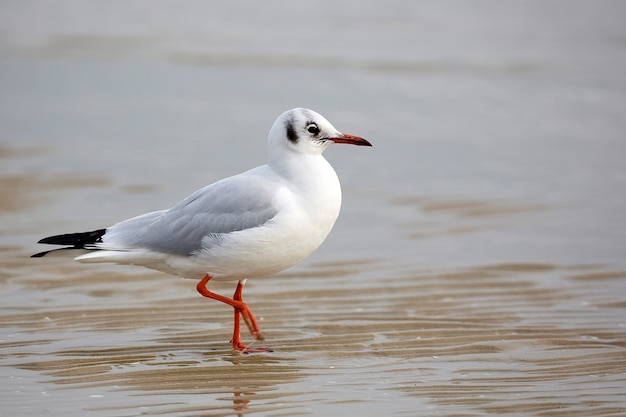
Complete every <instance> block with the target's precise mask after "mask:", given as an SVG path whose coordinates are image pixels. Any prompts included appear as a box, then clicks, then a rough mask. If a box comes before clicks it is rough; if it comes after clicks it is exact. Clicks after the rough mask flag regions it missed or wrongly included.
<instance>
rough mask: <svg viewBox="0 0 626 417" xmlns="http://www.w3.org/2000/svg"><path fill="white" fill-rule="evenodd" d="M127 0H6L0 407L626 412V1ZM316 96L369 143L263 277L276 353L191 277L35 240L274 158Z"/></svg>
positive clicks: (333, 155)
mask: <svg viewBox="0 0 626 417" xmlns="http://www.w3.org/2000/svg"><path fill="white" fill-rule="evenodd" d="M105 3H106V2H105ZM105 3H100V4H97V3H92V2H80V3H71V4H70V3H66V2H56V4H57V6H55V8H52V9H51V8H50V7H51V6H46V3H37V5H38V8H37V10H39V11H40V12H41V13H40V14H34V13H31V10H30V9H28V8H27V7H26V8H24V7H23V6H21V4H22V3H14V4H13V3H7V4H5V5H3V6H0V8H3V9H2V10H1V11H2V13H0V15H2V16H11V17H12V18H11V19H4V20H0V29H1V30H0V88H1V90H2V92H3V94H2V95H0V299H1V300H2V304H1V307H0V332H1V333H0V365H1V366H0V381H1V382H0V415H2V416H4V415H7V416H8V415H10V416H26V415H28V416H31V415H50V416H63V417H71V416H83V415H85V414H88V415H90V416H96V417H97V416H138V415H166V416H170V415H171V416H198V417H199V416H225V415H228V416H233V415H236V416H244V415H258V416H266V415H267V416H292V415H319V416H332V415H359V416H381V415H394V416H395V415H397V416H447V417H460V416H484V415H523V416H542V417H544V416H546V417H547V416H551V417H558V416H568V417H569V416H580V417H587V416H623V415H626V250H625V248H626V195H625V194H624V192H623V190H624V189H625V184H626V165H625V164H624V163H623V155H625V154H626V147H625V145H624V144H625V142H624V137H623V132H624V131H626V124H625V121H626V117H625V116H626V114H625V113H624V111H625V109H626V92H625V91H624V88H623V76H622V74H623V73H624V71H623V70H624V69H625V68H626V60H625V59H624V54H623V42H622V41H621V39H624V38H625V37H624V25H623V22H622V20H623V19H622V18H621V16H623V11H624V7H623V6H622V5H621V4H622V3H619V2H611V1H608V0H607V1H605V0H602V1H599V2H593V3H592V2H583V1H572V2H568V6H567V7H565V6H564V4H565V3H562V2H557V1H547V2H546V1H543V0H542V1H541V2H528V1H525V2H517V1H507V2H490V1H487V2H486V3H484V7H482V8H477V7H474V6H471V7H470V6H466V5H465V4H464V3H463V2H451V3H448V2H446V3H445V5H444V3H441V2H439V3H437V2H433V3H427V2H415V3H406V4H405V6H403V7H405V8H395V7H391V6H389V7H382V6H381V5H379V4H374V3H370V2H360V3H359V5H358V7H354V4H350V2H348V3H345V4H343V3H342V4H335V3H333V4H332V5H330V4H325V3H324V4H321V5H319V6H316V7H319V8H311V9H307V16H309V17H313V18H315V17H317V18H318V19H317V20H316V21H317V22H318V23H319V25H321V30H319V31H312V32H309V31H299V30H296V29H299V28H300V27H301V26H302V22H301V21H300V20H294V19H292V17H293V16H294V13H295V12H296V11H297V12H298V15H300V14H299V12H300V11H301V10H292V9H290V8H289V7H287V6H285V5H282V6H281V7H277V6H276V5H274V6H268V7H267V8H264V9H262V10H258V11H257V13H249V14H245V15H241V13H240V12H239V11H238V10H236V4H237V3H236V2H229V3H227V4H223V5H219V6H218V5H213V6H211V7H212V8H211V10H208V9H206V6H202V5H200V4H196V6H195V8H194V9H193V10H194V12H193V13H191V14H184V13H182V14H179V12H178V11H177V12H173V11H171V10H165V9H164V6H163V5H159V4H156V3H151V7H150V8H149V10H148V9H146V10H142V13H145V14H147V15H148V16H151V19H147V20H145V21H142V22H143V23H137V22H135V21H132V22H130V21H128V20H125V18H123V17H124V16H126V14H124V13H121V11H123V10H120V9H118V8H117V7H120V6H110V5H109V4H111V3H106V4H105ZM409 4H411V6H409ZM67 10H71V11H72V13H63V11H67ZM181 10H184V9H181ZM329 13H330V15H332V16H333V17H334V19H336V20H333V19H330V20H329V19H327V17H328V15H329ZM41 16H46V17H48V16H52V17H54V18H46V19H43V20H41V19H40V17H41ZM78 16H81V18H78ZM86 16H92V18H87V17H86ZM163 16H167V19H162V17H163ZM232 16H238V17H237V19H233V18H232ZM322 17H324V18H322ZM260 21H272V22H281V24H280V25H270V26H269V27H264V28H263V30H260V29H259V27H258V22H260ZM107 22H108V23H107ZM111 22H115V24H113V23H111ZM337 22H341V25H337V24H336V23H337ZM361 22H364V23H365V24H366V25H365V26H366V27H367V30H366V31H363V30H361V29H362V27H361V26H359V25H357V24H356V23H361ZM83 23H85V24H88V27H87V26H85V25H84V24H83ZM357 29H358V30H357ZM279 40H280V41H279ZM303 45H306V46H307V47H306V48H305V50H303V49H302V48H303ZM313 46H314V47H313ZM294 106H307V107H312V108H314V109H316V110H319V111H320V112H321V113H322V114H325V115H327V116H328V117H329V119H330V120H331V121H332V122H333V123H334V124H335V125H336V126H337V127H338V128H339V129H341V130H345V131H346V132H348V133H353V134H358V135H361V136H363V137H366V138H367V139H368V140H371V142H372V143H373V144H374V147H373V148H372V149H371V152H358V155H355V153H354V152H347V151H345V150H343V149H342V148H340V147H332V148H331V149H329V150H328V151H327V152H326V154H325V155H326V156H327V158H328V159H329V160H330V161H331V163H332V164H333V166H334V167H335V168H336V170H337V172H338V174H339V177H340V179H341V181H342V185H343V190H344V204H343V209H342V214H341V216H340V219H339V221H338V222H337V225H336V226H335V229H334V230H333V232H332V233H331V235H330V236H329V238H328V239H327V241H326V242H325V243H324V245H323V246H322V247H321V248H320V249H319V251H318V252H316V253H315V254H314V255H313V256H312V257H311V258H310V259H308V260H306V261H305V262H303V263H302V264H301V265H298V266H296V267H294V268H292V269H290V270H288V271H285V272H283V273H281V274H279V275H277V276H275V277H269V278H266V279H258V280H252V281H249V282H248V284H247V286H246V290H245V292H244V298H245V299H246V301H247V302H248V303H249V305H250V306H251V308H252V310H253V311H254V312H255V314H256V316H257V318H259V319H260V326H261V328H262V330H263V332H264V334H265V336H266V340H265V341H263V342H255V344H256V345H261V344H262V345H264V346H268V347H270V348H272V349H273V352H271V353H267V354H249V355H245V354H240V353H238V352H234V351H232V350H231V348H230V345H229V343H228V340H229V339H230V337H231V326H232V310H231V309H230V308H228V307H227V306H224V305H223V304H220V303H217V302H215V301H211V300H207V299H204V298H202V297H201V296H200V295H198V294H197V293H196V291H195V285H196V283H195V282H194V281H191V280H183V279H179V278H175V277H170V276H167V275H165V274H161V273H158V272H153V271H148V270H143V269H139V268H132V267H120V266H114V265H81V264H76V263H74V262H72V260H71V257H70V256H69V254H67V253H66V254H60V255H58V256H48V257H45V258H40V259H31V258H29V256H30V255H31V254H32V253H35V252H37V251H40V250H45V247H43V246H41V245H37V244H36V243H35V242H36V241H37V240H38V239H40V238H41V237H44V236H47V235H51V234H56V233H63V232H72V231H82V230H89V229H95V228H101V227H105V226H106V225H109V224H112V223H114V222H117V221H119V220H122V219H124V218H127V217H130V216H133V215H137V214H140V213H142V212H145V211H149V210H155V209H159V208H165V207H168V206H169V205H171V204H172V203H174V202H176V201H178V200H179V199H180V198H183V197H184V196H186V195H187V194H188V193H190V192H192V191H193V190H195V189H197V188H199V187H200V186H202V185H205V184H207V183H209V182H212V181H215V180H217V179H219V178H222V177H224V176H226V175H231V174H235V173H237V172H240V171H242V170H244V169H247V168H250V167H252V166H255V165H258V164H261V163H264V159H265V158H264V155H265V140H264V137H265V134H266V132H267V130H268V129H269V126H270V124H271V122H272V121H273V120H274V117H276V115H277V114H279V113H280V112H281V111H283V110H285V109H286V108H290V107H294ZM235 131H236V132H237V134H236V135H235V134H233V132H235ZM212 289H213V290H215V291H218V292H220V293H223V294H226V295H230V294H231V293H232V291H233V290H234V284H233V283H216V284H213V286H212ZM244 341H245V342H251V341H252V339H251V337H250V336H249V335H247V334H245V332H244Z"/></svg>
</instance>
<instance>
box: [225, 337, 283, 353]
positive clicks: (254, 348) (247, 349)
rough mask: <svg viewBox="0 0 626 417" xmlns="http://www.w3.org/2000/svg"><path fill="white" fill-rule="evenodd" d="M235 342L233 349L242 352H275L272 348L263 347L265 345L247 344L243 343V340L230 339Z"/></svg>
mask: <svg viewBox="0 0 626 417" xmlns="http://www.w3.org/2000/svg"><path fill="white" fill-rule="evenodd" d="M230 342H231V343H232V344H233V349H235V350H237V351H239V352H241V353H246V354H247V353H268V352H273V350H272V349H270V348H267V347H263V346H246V345H244V344H243V343H241V340H237V341H233V340H231V341H230Z"/></svg>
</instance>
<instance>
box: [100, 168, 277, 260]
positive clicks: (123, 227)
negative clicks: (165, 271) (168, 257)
mask: <svg viewBox="0 0 626 417" xmlns="http://www.w3.org/2000/svg"><path fill="white" fill-rule="evenodd" d="M277 189H278V188H277V184H276V183H272V182H271V181H267V180H265V179H263V178H260V177H258V176H254V175H237V176H234V177H229V178H226V179H224V180H221V181H218V182H216V183H214V184H211V185H208V186H206V187H204V188H201V189H200V190H198V191H196V192H195V193H193V194H191V195H190V196H189V197H187V198H186V199H184V200H182V201H181V202H179V203H178V204H176V205H175V206H174V207H172V208H171V209H169V210H161V211H155V212H152V213H146V214H144V215H141V216H138V217H134V218H132V219H129V220H126V221H123V222H121V223H118V224H116V225H114V226H112V227H110V228H109V229H107V231H106V233H105V235H104V237H103V244H102V245H101V246H100V247H101V248H103V249H118V250H120V249H121V250H123V249H134V248H146V249H151V250H156V251H160V252H165V253H172V254H176V255H191V254H192V253H194V252H196V251H198V250H200V249H202V248H203V242H202V241H203V238H205V237H209V238H210V239H205V244H204V247H206V246H207V241H214V242H218V241H219V240H221V238H222V237H223V236H224V235H226V234H228V233H232V232H235V231H240V230H244V229H249V228H253V227H259V226H262V225H263V224H265V223H266V222H268V221H269V220H271V219H272V218H274V217H275V216H276V214H277V213H278V210H277V209H276V208H275V207H274V204H273V201H274V196H275V194H276V191H277Z"/></svg>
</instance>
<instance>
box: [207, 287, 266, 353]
mask: <svg viewBox="0 0 626 417" xmlns="http://www.w3.org/2000/svg"><path fill="white" fill-rule="evenodd" d="M210 280H211V276H210V275H205V277H204V278H202V280H201V281H200V282H199V283H198V285H197V287H196V288H197V290H198V292H199V293H200V294H201V295H203V296H204V297H207V298H211V299H213V300H217V301H221V302H222V303H225V304H228V305H229V306H231V307H233V308H234V309H235V312H234V313H235V316H234V323H233V338H232V339H231V340H230V342H231V343H232V344H233V349H235V350H238V351H241V352H244V353H247V352H269V351H270V350H269V349H267V348H248V347H246V346H245V345H244V344H243V343H241V331H240V325H239V315H240V314H241V315H242V316H243V318H244V321H245V322H246V325H247V326H248V328H249V329H250V332H251V333H252V335H253V336H254V337H256V338H257V339H260V340H262V339H263V335H262V334H261V331H260V329H259V325H258V323H257V321H256V318H255V317H254V315H253V314H252V311H251V310H250V307H248V305H247V304H246V303H245V302H244V301H243V299H242V293H243V285H244V282H245V281H239V284H238V285H237V289H236V290H235V294H234V295H233V298H232V299H231V298H228V297H224V296H223V295H220V294H217V293H214V292H211V291H209V289H208V288H207V284H208V283H209V281H210Z"/></svg>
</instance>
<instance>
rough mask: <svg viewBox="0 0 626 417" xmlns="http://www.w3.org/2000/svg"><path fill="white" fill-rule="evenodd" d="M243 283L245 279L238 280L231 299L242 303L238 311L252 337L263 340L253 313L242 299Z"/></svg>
mask: <svg viewBox="0 0 626 417" xmlns="http://www.w3.org/2000/svg"><path fill="white" fill-rule="evenodd" d="M244 284H245V280H243V281H239V283H238V284H237V289H236V290H235V294H234V295H233V300H234V301H240V302H241V303H243V307H241V309H240V311H239V312H240V313H241V316H242V317H243V320H244V321H245V322H246V325H247V326H248V330H250V333H251V334H252V336H254V338H255V339H257V340H263V339H265V337H263V333H261V329H260V328H259V324H258V323H257V321H256V317H254V314H252V310H250V308H249V307H248V304H246V303H245V302H244V301H243V297H242V293H243V286H244Z"/></svg>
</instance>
